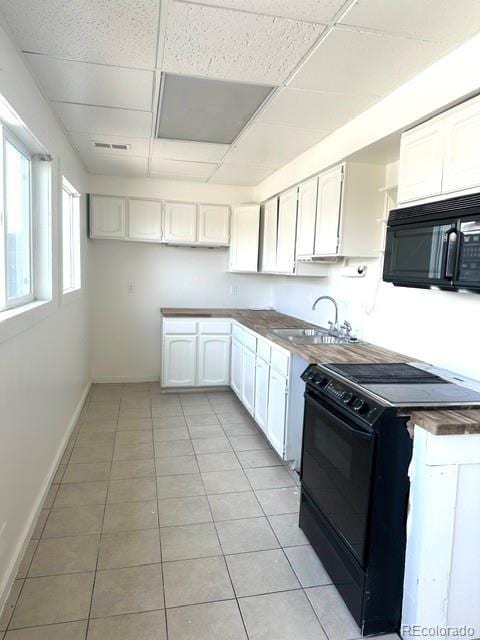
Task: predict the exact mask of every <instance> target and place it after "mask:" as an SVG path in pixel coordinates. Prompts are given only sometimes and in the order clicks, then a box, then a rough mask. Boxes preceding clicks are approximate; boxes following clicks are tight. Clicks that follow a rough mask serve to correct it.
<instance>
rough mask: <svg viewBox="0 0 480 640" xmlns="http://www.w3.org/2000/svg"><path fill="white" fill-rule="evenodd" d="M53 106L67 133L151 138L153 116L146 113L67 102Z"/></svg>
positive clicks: (56, 103)
mask: <svg viewBox="0 0 480 640" xmlns="http://www.w3.org/2000/svg"><path fill="white" fill-rule="evenodd" d="M52 104H53V108H54V109H55V111H56V112H57V113H58V114H59V116H60V118H61V120H62V122H63V124H64V126H65V129H67V131H77V132H80V133H104V134H110V135H117V136H127V137H132V138H148V137H150V133H151V126H152V114H151V113H148V112H146V111H132V110H130V109H109V108H108V107H90V106H87V105H83V104H70V103H67V102H53V103H52Z"/></svg>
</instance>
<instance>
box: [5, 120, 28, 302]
mask: <svg viewBox="0 0 480 640" xmlns="http://www.w3.org/2000/svg"><path fill="white" fill-rule="evenodd" d="M0 142H1V145H0V147H1V153H0V168H1V171H0V183H1V184H0V194H1V198H0V258H1V259H0V310H1V309H11V308H13V307H18V306H20V305H22V304H25V303H27V302H30V301H32V300H33V298H34V296H33V285H34V283H33V277H32V158H31V156H30V154H29V153H28V151H27V150H26V149H25V148H24V147H23V145H22V143H21V142H20V141H18V140H17V139H16V138H15V137H14V136H13V135H12V134H11V133H10V132H9V130H8V129H6V128H5V127H2V126H1V125H0Z"/></svg>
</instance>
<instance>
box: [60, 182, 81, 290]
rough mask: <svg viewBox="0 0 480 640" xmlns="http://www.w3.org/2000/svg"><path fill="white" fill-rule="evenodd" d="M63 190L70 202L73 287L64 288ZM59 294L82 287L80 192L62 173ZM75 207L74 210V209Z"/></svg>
mask: <svg viewBox="0 0 480 640" xmlns="http://www.w3.org/2000/svg"><path fill="white" fill-rule="evenodd" d="M64 192H66V193H67V194H68V197H69V203H70V213H69V218H70V221H69V225H70V247H71V249H72V250H71V251H70V272H71V273H72V274H73V278H72V280H73V287H69V288H68V289H65V283H64V273H65V262H64V253H63V249H64V246H63V245H64V242H63V241H64V222H65V211H64V207H63V197H64ZM61 194H62V198H61V202H62V208H61V228H62V233H61V253H60V255H61V264H62V271H61V294H62V296H63V297H65V296H67V297H72V294H75V293H78V292H79V291H80V290H81V289H82V234H81V214H80V198H81V193H80V192H79V191H78V190H77V189H75V187H74V186H73V185H72V183H71V182H70V181H69V180H68V179H67V178H66V177H65V176H63V175H62V184H61ZM74 207H76V211H75V210H74Z"/></svg>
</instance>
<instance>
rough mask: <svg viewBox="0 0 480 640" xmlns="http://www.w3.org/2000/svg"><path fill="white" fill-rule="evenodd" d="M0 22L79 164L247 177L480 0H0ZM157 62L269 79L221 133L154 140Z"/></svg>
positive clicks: (199, 74)
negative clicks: (232, 133) (231, 134)
mask: <svg viewBox="0 0 480 640" xmlns="http://www.w3.org/2000/svg"><path fill="white" fill-rule="evenodd" d="M0 21H1V22H2V24H3V25H5V27H6V29H7V30H8V31H9V33H10V34H11V35H12V36H13V38H14V40H15V41H16V42H17V45H18V46H19V47H20V48H21V49H22V50H23V52H24V54H25V57H26V62H27V64H28V66H29V67H30V70H31V72H32V74H33V75H34V77H35V79H36V80H37V82H38V84H39V85H40V87H41V89H42V91H43V93H44V95H45V96H46V97H47V98H48V99H50V101H51V104H52V107H53V109H54V110H55V111H56V113H57V115H58V117H59V120H60V121H61V123H62V125H63V127H64V128H65V130H66V132H67V135H68V136H69V137H70V140H71V141H72V144H73V145H74V147H75V148H76V149H77V150H78V152H79V154H80V156H81V157H82V159H83V161H84V163H85V165H86V167H87V169H88V170H89V171H90V172H92V173H105V174H109V175H132V176H145V175H151V176H155V177H157V176H164V177H173V178H176V179H186V180H197V181H203V182H212V183H218V184H242V185H243V184H251V185H255V184H258V182H260V181H261V180H263V179H264V178H265V177H267V176H268V175H269V174H270V173H272V172H273V171H274V170H275V169H277V168H279V167H281V166H282V165H284V164H285V163H287V162H289V161H291V160H292V159H293V158H294V157H295V156H297V155H298V154H300V153H302V152H303V151H305V150H306V149H308V148H309V147H311V146H312V145H314V144H316V143H317V142H319V141H320V140H322V139H323V138H324V137H325V136H327V135H328V134H329V133H331V132H332V131H333V130H335V129H336V128H337V127H340V126H342V125H343V124H345V123H346V122H348V121H349V120H351V119H353V118H354V117H355V116H357V115H358V114H359V113H361V112H362V111H364V110H365V109H367V108H369V107H370V106H371V105H373V104H374V103H375V102H376V101H378V100H379V99H381V98H382V97H383V96H385V95H387V94H388V93H390V92H391V91H392V90H393V89H395V88H397V87H398V86H400V85H401V84H402V83H403V82H405V81H406V80H408V79H409V78H410V77H412V76H413V75H415V74H416V73H419V72H420V71H422V70H423V69H424V68H425V67H426V66H428V65H429V64H431V63H432V62H434V61H435V60H437V59H438V58H440V57H441V56H442V55H445V54H446V53H448V51H450V50H451V49H452V48H453V47H454V46H457V45H458V44H459V43H461V42H463V41H464V40H466V39H467V38H469V37H471V36H472V35H474V34H475V33H476V32H478V30H479V27H478V25H480V0H462V2H461V7H459V4H458V0H402V1H401V2H390V1H388V2H387V1H386V0H301V1H300V0H299V1H298V2H297V1H295V2H292V1H291V0H162V1H161V2H160V0H68V2H66V1H65V0H42V2H39V1H38V0H15V2H12V0H0ZM162 73H173V74H178V75H179V76H182V77H184V78H185V77H186V76H193V77H194V78H198V79H203V80H205V79H210V80H216V81H218V80H222V81H226V82H232V83H240V82H243V83H250V84H253V85H269V86H273V87H274V88H275V89H274V91H273V93H272V94H271V95H270V96H269V97H268V98H267V100H266V102H265V103H264V104H263V105H262V106H261V107H260V108H259V110H258V111H257V112H256V113H255V115H254V116H253V118H252V119H251V120H250V121H249V122H248V124H247V125H246V127H245V128H244V129H243V130H241V133H240V135H239V136H238V137H237V138H236V139H234V141H233V144H211V143H206V142H200V140H201V137H202V132H201V131H200V130H199V131H198V132H197V133H198V137H197V138H195V132H193V134H192V132H189V137H194V138H195V140H197V141H187V140H175V139H172V140H170V139H169V140H166V139H157V138H155V127H156V124H155V123H156V122H157V103H158V97H159V94H160V85H161V83H160V79H161V75H162ZM186 80H188V78H186ZM232 86H235V85H232ZM185 95H186V97H185V105H182V102H181V100H180V102H179V108H181V109H184V111H185V113H186V114H187V113H191V114H192V115H191V116H189V117H191V119H192V120H194V118H198V122H200V123H201V122H202V112H201V110H200V109H199V113H198V115H197V114H196V113H195V109H193V111H192V104H190V103H188V98H187V94H185ZM192 95H193V94H192ZM191 102H192V103H193V104H194V107H195V106H196V102H197V101H196V100H193V99H192V100H191ZM187 107H188V109H187ZM189 110H190V111H189ZM227 113H228V114H230V116H231V109H230V108H229V107H228V106H227V104H226V103H223V104H222V105H218V109H217V111H216V116H215V118H214V119H213V120H214V122H215V120H216V119H217V118H218V120H219V121H220V119H221V118H222V117H223V114H227ZM246 117H247V118H248V114H247V116H246ZM238 122H239V123H240V125H239V129H241V126H243V122H241V121H240V119H239V120H238ZM219 124H221V123H220V122H219ZM169 137H171V136H169ZM185 137H187V136H185ZM204 139H205V138H204ZM208 139H211V138H208ZM95 140H96V141H98V142H100V143H105V144H117V145H118V144H120V145H121V144H127V145H128V149H127V150H119V149H108V150H106V149H105V148H103V149H100V150H97V149H96V148H95V147H94V145H93V142H94V141H95ZM230 140H231V138H230ZM222 142H226V140H222Z"/></svg>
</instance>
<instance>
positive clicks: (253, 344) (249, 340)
mask: <svg viewBox="0 0 480 640" xmlns="http://www.w3.org/2000/svg"><path fill="white" fill-rule="evenodd" d="M242 344H243V345H244V346H245V347H247V349H250V350H251V351H253V352H254V353H255V352H256V351H257V339H256V338H255V336H254V335H253V334H251V333H249V332H248V331H243V337H242Z"/></svg>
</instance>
